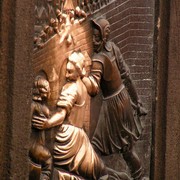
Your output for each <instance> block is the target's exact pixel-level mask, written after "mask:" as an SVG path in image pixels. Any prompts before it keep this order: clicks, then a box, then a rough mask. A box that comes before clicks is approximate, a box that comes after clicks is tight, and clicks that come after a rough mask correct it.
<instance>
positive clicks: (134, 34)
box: [34, 0, 154, 176]
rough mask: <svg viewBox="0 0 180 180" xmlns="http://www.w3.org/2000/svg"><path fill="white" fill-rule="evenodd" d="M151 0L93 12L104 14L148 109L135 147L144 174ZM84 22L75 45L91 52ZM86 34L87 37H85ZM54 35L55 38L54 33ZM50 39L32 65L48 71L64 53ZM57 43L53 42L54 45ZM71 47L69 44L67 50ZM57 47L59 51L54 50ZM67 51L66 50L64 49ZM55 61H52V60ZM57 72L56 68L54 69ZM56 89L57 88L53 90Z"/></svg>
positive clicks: (115, 2) (123, 1) (117, 2)
mask: <svg viewBox="0 0 180 180" xmlns="http://www.w3.org/2000/svg"><path fill="white" fill-rule="evenodd" d="M153 8H154V4H153V1H148V0H112V1H109V4H108V5H103V6H102V8H101V9H100V10H99V11H98V12H97V11H95V12H94V13H95V15H96V13H98V14H102V15H105V16H106V17H107V19H108V20H109V21H110V23H111V37H110V38H111V39H112V40H113V41H114V42H115V43H116V44H117V45H118V46H119V48H120V50H121V52H122V54H123V57H124V59H125V61H126V62H127V64H128V65H129V67H130V70H131V74H132V76H133V79H134V82H135V85H136V87H137V91H138V93H139V95H140V98H141V99H142V101H143V103H144V104H145V107H146V108H147V109H148V111H149V112H148V115H147V116H146V118H145V119H144V120H143V121H142V123H143V125H144V133H143V135H142V138H141V140H140V141H138V143H137V151H138V153H139V154H141V155H140V158H141V159H142V162H143V165H144V168H145V175H146V176H149V173H150V158H151V157H150V155H151V128H152V97H153V95H154V92H153V83H154V81H153V79H152V76H153V75H152V72H153V50H152V46H153V39H152V38H153V27H154V26H153V11H154V9H153ZM88 28H89V25H88V24H87V23H84V24H83V26H82V27H79V28H77V32H76V33H75V34H74V36H75V38H76V40H77V44H76V46H75V48H79V47H80V48H82V49H83V51H85V50H87V51H88V53H89V54H91V46H92V45H91V42H90V40H91V38H90V37H89V36H90V30H89V29H90V28H89V29H88ZM87 37H89V41H87ZM55 38H58V37H57V36H56V37H55ZM53 41H55V39H51V40H50V42H48V43H50V44H51V45H50V46H51V48H46V46H45V48H43V49H42V50H40V51H39V52H37V54H36V55H35V59H34V69H35V72H38V70H40V69H41V68H42V69H45V70H47V71H48V72H49V73H50V72H51V70H50V67H52V66H53V65H54V66H57V67H61V65H62V64H61V62H62V60H64V58H65V56H66V55H67V54H64V56H63V57H62V54H63V53H61V52H64V51H63V48H61V49H60V48H59V47H58V44H55V43H53ZM56 45H57V46H56ZM71 48H72V47H69V49H68V52H69V51H71V50H72V49H71ZM57 50H59V51H57ZM68 52H67V53H68ZM54 62H55V64H54ZM56 70H57V74H58V73H59V71H60V68H59V69H58V68H57V69H56ZM56 91H57V90H56ZM88 122H89V121H88V119H86V128H87V129H89V124H88ZM114 160H115V161H117V160H116V159H113V158H112V161H113V162H112V161H110V162H109V164H110V163H113V164H115V166H116V165H117V166H116V167H117V170H118V168H119V164H118V162H117V164H116V163H114Z"/></svg>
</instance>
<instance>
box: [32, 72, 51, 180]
mask: <svg viewBox="0 0 180 180" xmlns="http://www.w3.org/2000/svg"><path fill="white" fill-rule="evenodd" d="M49 93H50V87H49V82H48V81H47V80H46V79H45V77H43V76H40V75H39V76H37V77H36V78H35V82H34V88H33V101H32V104H31V111H32V112H31V117H32V119H33V121H34V122H35V121H36V120H38V119H39V118H45V119H46V118H49V117H50V111H49V109H48V107H47V104H46V103H47V98H48V96H49ZM29 158H30V163H31V167H30V174H29V179H30V180H35V179H40V180H49V179H50V177H51V171H52V156H51V153H50V151H49V150H48V149H47V147H45V134H44V130H41V129H38V128H36V126H34V124H33V123H32V133H31V147H30V150H29ZM35 168H39V169H41V170H40V171H41V173H40V177H39V174H38V173H37V172H38V171H33V169H35ZM40 171H39V172H40Z"/></svg>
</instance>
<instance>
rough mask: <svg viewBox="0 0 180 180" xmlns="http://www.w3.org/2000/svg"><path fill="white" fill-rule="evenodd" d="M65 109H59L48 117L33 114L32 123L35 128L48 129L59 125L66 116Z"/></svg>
mask: <svg viewBox="0 0 180 180" xmlns="http://www.w3.org/2000/svg"><path fill="white" fill-rule="evenodd" d="M66 113H67V111H66V109H59V110H58V111H57V112H56V113H55V114H53V115H52V117H51V118H50V119H48V118H45V117H39V116H34V117H33V119H32V124H33V126H34V127H35V128H37V129H41V130H43V129H48V128H52V127H55V126H58V125H61V124H62V123H63V121H64V119H65V117H66Z"/></svg>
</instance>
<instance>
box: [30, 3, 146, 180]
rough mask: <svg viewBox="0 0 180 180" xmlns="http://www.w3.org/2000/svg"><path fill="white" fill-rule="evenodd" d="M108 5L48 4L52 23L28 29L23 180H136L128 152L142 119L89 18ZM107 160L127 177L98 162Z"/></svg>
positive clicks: (111, 48) (102, 32) (110, 48)
mask: <svg viewBox="0 0 180 180" xmlns="http://www.w3.org/2000/svg"><path fill="white" fill-rule="evenodd" d="M109 2H110V1H77V2H75V1H61V2H59V3H57V4H56V8H54V5H52V4H51V5H50V4H49V7H51V8H50V9H51V10H52V12H54V13H53V14H54V17H52V16H48V17H47V19H46V23H45V24H44V25H43V26H41V27H38V26H37V25H36V27H35V38H34V71H35V73H36V74H37V76H36V78H35V82H34V91H33V102H32V116H31V117H32V118H31V119H32V136H31V141H32V142H31V148H30V150H29V158H30V167H31V168H30V175H29V179H120V180H121V179H130V177H129V176H131V177H132V178H133V179H136V180H138V179H143V165H142V163H141V161H140V159H139V157H138V155H137V153H136V149H135V148H134V145H135V142H136V141H137V140H138V139H139V138H140V137H141V133H142V129H143V128H142V124H141V119H140V118H141V117H142V116H145V115H146V114H147V111H146V109H145V108H144V107H143V104H142V102H141V100H140V98H139V96H138V94H137V91H136V89H135V85H134V83H133V80H132V77H131V74H130V70H129V68H128V66H127V64H126V63H125V61H124V59H123V57H122V54H121V52H120V50H119V48H118V47H117V46H116V45H115V43H113V42H111V41H109V40H108V39H109V35H110V23H109V22H108V21H107V19H106V18H104V17H103V16H99V17H97V18H95V17H94V18H93V20H91V19H90V18H89V17H90V16H91V14H92V13H93V12H94V11H96V10H97V9H98V8H101V7H103V5H107V4H108V3H109ZM49 3H51V1H50V2H49ZM36 9H37V8H36ZM79 33H80V35H79ZM84 41H85V45H83V46H82V44H81V42H82V43H84ZM38 61H39V62H38ZM99 92H102V106H101V110H100V112H99V119H98V120H97V126H96V128H95V129H94V130H93V131H94V134H93V136H92V140H90V138H89V137H88V135H89V132H90V131H91V126H90V121H91V118H90V116H91V114H90V101H91V98H90V96H93V97H94V96H96V95H97V94H98V93H99ZM88 94H89V95H90V96H89V95H88ZM112 154H116V155H118V156H119V157H120V156H121V155H122V157H123V159H124V160H125V162H126V164H127V166H128V168H129V170H128V171H127V172H126V173H124V172H122V170H121V168H119V169H118V171H117V169H116V170H115V169H111V168H109V166H108V164H107V163H105V162H104V161H103V160H102V159H101V158H103V156H110V155H112ZM129 171H130V174H129Z"/></svg>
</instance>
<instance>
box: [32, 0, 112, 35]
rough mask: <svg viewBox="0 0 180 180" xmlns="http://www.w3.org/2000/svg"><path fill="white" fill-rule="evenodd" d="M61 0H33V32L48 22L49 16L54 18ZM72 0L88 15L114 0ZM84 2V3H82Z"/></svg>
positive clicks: (36, 32) (38, 30) (36, 31)
mask: <svg viewBox="0 0 180 180" xmlns="http://www.w3.org/2000/svg"><path fill="white" fill-rule="evenodd" d="M61 1H62V0H36V1H35V12H34V13H35V34H36V35H37V34H38V33H39V32H40V31H41V30H42V28H43V25H45V24H46V25H47V24H49V21H50V19H51V18H55V17H56V15H55V11H56V9H57V8H58V9H61ZM75 1H76V0H73V2H74V4H79V6H80V7H81V8H82V9H84V11H85V12H87V13H88V14H89V15H91V14H93V13H95V12H96V11H97V10H99V9H101V8H103V7H105V6H106V5H108V4H109V3H111V2H112V1H114V0H77V2H75ZM82 4H84V5H82Z"/></svg>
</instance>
